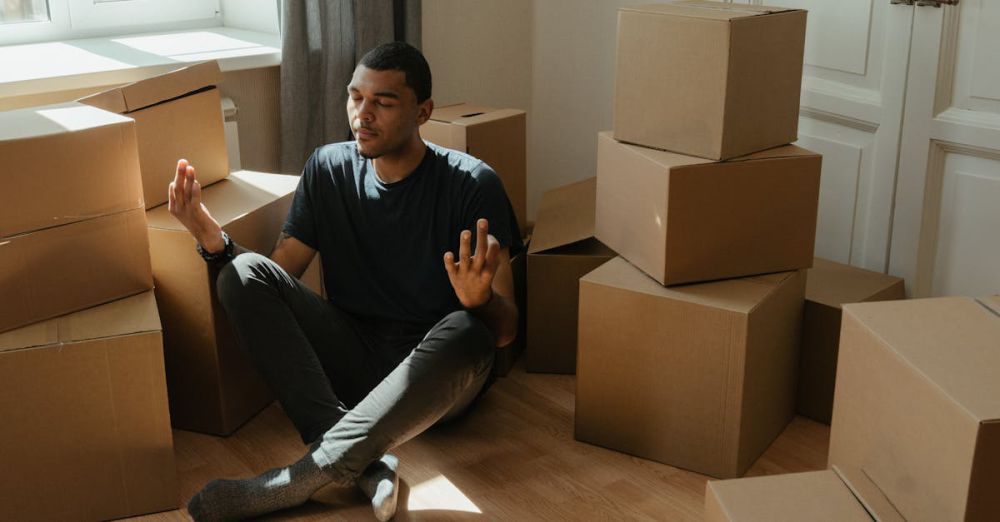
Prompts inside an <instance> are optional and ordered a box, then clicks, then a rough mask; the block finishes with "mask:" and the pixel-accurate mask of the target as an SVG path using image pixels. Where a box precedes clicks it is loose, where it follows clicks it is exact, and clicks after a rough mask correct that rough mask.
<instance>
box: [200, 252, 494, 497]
mask: <svg viewBox="0 0 1000 522" xmlns="http://www.w3.org/2000/svg"><path fill="white" fill-rule="evenodd" d="M217 291H218V296H219V300H220V302H221V303H222V305H223V307H224V308H225V309H226V313H227V315H228V318H229V322H230V323H231V324H232V327H233V331H234V333H235V335H236V339H237V342H238V343H239V345H240V346H242V347H243V349H244V350H246V352H247V353H248V354H249V356H250V358H251V360H252V361H253V363H254V365H255V366H256V367H257V369H258V370H259V371H260V373H261V375H262V376H263V377H264V379H265V381H266V382H267V383H268V385H269V386H270V387H271V389H272V390H273V392H274V394H275V395H276V396H277V398H278V401H279V402H280V403H281V406H282V408H284V410H285V413H286V414H287V415H288V417H289V418H290V419H291V420H292V423H293V424H294V425H295V427H296V429H298V431H299V434H300V435H301V436H302V440H303V442H306V443H310V442H313V441H315V440H317V439H319V438H320V437H322V443H321V447H322V448H323V450H324V452H325V453H326V454H327V456H328V457H329V458H330V461H331V462H333V463H334V465H335V466H336V467H337V468H338V469H337V470H336V471H338V472H340V473H341V474H343V475H344V476H347V477H353V476H357V475H358V474H360V473H361V471H363V470H364V468H365V467H366V466H367V465H368V464H369V463H371V462H372V461H374V460H376V459H378V458H380V457H381V456H382V455H383V454H384V453H385V452H386V451H388V450H390V449H391V448H393V447H395V446H397V445H399V444H402V443H403V442H406V441H407V440H409V439H411V438H413V437H415V436H417V435H418V434H420V433H421V432H422V431H424V430H426V429H427V428H429V427H430V426H432V425H433V424H435V423H436V422H439V421H442V420H447V419H450V418H453V417H455V416H457V415H459V414H460V413H462V412H463V411H464V410H466V409H467V408H468V407H469V405H470V404H472V402H473V400H474V399H475V398H476V397H477V395H478V394H479V392H480V391H481V390H483V388H484V384H485V383H486V382H487V380H488V378H489V376H490V370H491V368H492V364H493V354H494V346H495V340H494V337H493V334H492V333H491V332H490V331H489V329H487V328H486V326H485V325H484V324H483V323H482V321H480V320H479V319H477V318H476V317H475V316H473V315H472V314H470V313H469V312H465V311H459V312H453V313H451V314H449V315H447V316H445V317H444V318H443V319H441V321H439V322H438V323H437V324H435V325H433V326H431V327H430V328H429V330H428V327H427V325H416V324H407V323H399V322H390V321H385V320H378V319H370V318H363V317H357V316H354V315H352V314H349V313H346V312H345V311H343V310H340V309H339V308H337V307H336V306H334V305H333V304H332V303H330V302H329V301H327V300H326V299H323V298H322V297H321V296H319V295H317V294H316V293H315V292H313V291H312V290H310V289H308V288H306V287H305V286H304V285H303V284H302V283H301V282H300V281H299V280H298V279H296V278H294V277H292V276H290V275H289V274H288V273H286V272H285V271H284V270H283V269H282V268H281V267H280V266H278V265H277V264H276V263H274V262H273V261H271V260H270V259H268V258H266V257H264V256H262V255H259V254H254V253H247V254H241V255H239V256H237V257H236V259H235V260H233V261H232V262H231V263H229V264H227V265H226V266H225V267H224V268H223V269H222V270H221V272H220V273H219V277H218V281H217Z"/></svg>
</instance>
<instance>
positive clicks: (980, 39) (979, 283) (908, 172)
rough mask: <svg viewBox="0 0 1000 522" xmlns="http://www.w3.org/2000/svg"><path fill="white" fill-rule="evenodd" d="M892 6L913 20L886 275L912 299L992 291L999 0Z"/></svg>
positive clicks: (997, 249) (997, 264) (996, 264)
mask: <svg viewBox="0 0 1000 522" xmlns="http://www.w3.org/2000/svg"><path fill="white" fill-rule="evenodd" d="M883 1H885V2H888V0H883ZM897 8H899V9H906V10H911V11H913V14H914V19H913V38H912V41H913V43H912V47H911V51H910V65H909V75H908V78H907V82H906V107H905V113H904V124H903V134H902V142H901V147H900V164H899V173H898V184H897V189H896V201H895V211H894V216H893V225H892V240H891V250H890V262H889V272H890V273H892V274H894V275H898V276H902V277H905V278H906V282H907V287H908V291H909V293H910V294H911V295H913V296H915V297H924V296H932V295H971V296H977V295H987V294H998V293H1000V61H998V60H997V56H1000V1H998V0H961V3H960V4H959V5H957V6H944V7H940V8H936V7H931V6H921V7H915V6H900V5H894V6H892V9H897Z"/></svg>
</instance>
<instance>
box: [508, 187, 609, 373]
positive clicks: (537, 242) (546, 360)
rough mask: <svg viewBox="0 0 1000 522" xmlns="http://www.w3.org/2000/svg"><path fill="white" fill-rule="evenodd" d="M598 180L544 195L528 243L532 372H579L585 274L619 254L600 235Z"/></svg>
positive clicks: (528, 358)
mask: <svg viewBox="0 0 1000 522" xmlns="http://www.w3.org/2000/svg"><path fill="white" fill-rule="evenodd" d="M596 187H597V185H596V179H595V178H588V179H585V180H583V181H579V182H576V183H571V184H569V185H565V186H562V187H559V188H556V189H553V190H550V191H548V192H546V193H545V194H543V195H542V200H541V202H540V203H539V205H538V219H537V220H536V222H535V229H534V233H533V235H532V241H531V245H530V247H529V248H528V266H527V268H528V283H527V295H528V301H527V307H528V323H527V338H526V339H525V341H526V343H527V345H526V346H527V354H526V356H525V358H526V361H525V362H526V365H527V369H528V371H529V372H548V373H570V374H572V373H576V335H577V326H576V321H577V316H578V313H579V312H578V310H579V308H578V303H579V295H580V294H579V286H578V281H579V279H580V277H581V276H583V275H584V274H586V273H587V272H590V271H591V270H593V269H595V268H597V267H598V266H600V265H602V264H604V263H605V262H607V261H608V260H609V259H611V258H613V257H614V256H615V253H614V252H612V251H611V249H609V248H608V247H606V246H604V245H603V244H601V242H600V241H598V240H596V239H594V199H595V197H596V196H595V194H596Z"/></svg>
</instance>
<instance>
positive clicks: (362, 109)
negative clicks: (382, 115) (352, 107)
mask: <svg viewBox="0 0 1000 522" xmlns="http://www.w3.org/2000/svg"><path fill="white" fill-rule="evenodd" d="M358 119H359V120H361V121H365V122H368V121H372V120H373V119H375V115H374V114H372V111H371V102H369V101H368V100H363V101H362V102H361V106H359V107H358Z"/></svg>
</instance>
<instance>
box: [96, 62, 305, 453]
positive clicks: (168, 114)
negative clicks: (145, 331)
mask: <svg viewBox="0 0 1000 522" xmlns="http://www.w3.org/2000/svg"><path fill="white" fill-rule="evenodd" d="M221 79H222V78H221V73H220V72H219V67H218V65H217V64H216V63H215V62H206V63H202V64H197V65H192V66H189V67H185V68H181V69H178V70H176V71H173V72H170V73H167V74H163V75H160V76H155V77H152V78H148V79H145V80H142V81H139V82H135V83H132V84H128V85H124V86H120V87H117V88H114V89H111V90H108V91H105V92H102V93H98V94H95V95H92V96H88V97H87V98H84V99H82V100H81V101H82V102H84V103H88V104H91V105H94V106H96V107H101V108H103V109H105V110H108V111H112V112H116V113H121V114H126V115H128V116H129V117H131V118H134V119H135V121H136V134H137V135H138V137H139V139H138V151H139V152H138V156H139V163H140V164H141V166H142V180H143V187H144V193H145V197H146V210H147V212H146V219H147V220H148V222H149V250H150V252H151V254H152V273H153V278H154V280H155V283H156V299H157V303H158V304H159V307H160V315H161V318H162V320H163V339H164V352H165V357H166V369H167V384H168V390H169V397H170V414H171V421H172V423H173V426H174V427H175V428H180V429H188V430H195V431H201V432H206V433H212V434H217V435H228V434H230V433H232V432H233V431H235V430H236V428H238V427H239V426H241V425H242V424H243V423H244V422H246V421H247V420H249V419H250V418H251V417H252V416H253V415H254V414H256V413H257V412H258V411H260V410H261V409H263V408H264V407H265V406H267V405H268V404H269V403H270V402H271V401H272V400H273V397H272V394H271V392H270V390H269V389H268V388H267V386H266V385H265V384H264V382H263V380H262V379H261V377H260V376H259V374H258V373H257V371H256V370H255V369H254V368H253V366H252V364H251V363H250V360H249V358H248V357H247V356H246V355H245V354H244V352H243V351H242V350H241V349H240V348H239V347H238V346H237V345H236V342H235V339H234V338H233V334H232V329H231V327H230V325H229V323H228V322H227V321H226V318H225V312H224V310H222V308H221V307H220V305H219V303H218V300H217V299H216V297H215V278H216V276H217V272H216V271H215V270H213V269H211V268H210V267H209V266H208V265H207V264H206V263H205V262H204V260H202V259H201V257H200V256H199V255H198V254H197V252H196V251H195V241H194V239H193V238H192V237H191V235H190V233H188V231H187V230H186V229H185V228H184V226H183V225H181V223H180V222H179V221H177V220H176V219H175V218H174V217H173V216H172V215H170V212H169V211H168V209H167V205H165V204H164V203H165V202H166V201H167V186H168V185H169V183H170V182H171V181H172V180H173V179H174V176H175V173H176V164H177V160H178V159H179V158H186V159H188V160H189V161H190V162H191V164H192V165H194V166H195V168H196V169H197V175H198V180H199V181H200V183H201V184H202V187H203V192H202V199H203V202H204V204H205V206H206V207H207V208H208V209H209V211H210V212H211V213H212V215H213V217H215V218H216V220H218V221H219V223H220V224H221V225H222V228H223V230H225V231H226V232H227V233H228V234H229V235H230V237H232V238H233V241H235V242H237V243H239V244H240V245H243V246H245V247H247V248H249V249H251V250H254V251H256V252H259V253H262V254H265V255H267V254H269V253H270V252H271V250H272V249H273V247H274V244H275V242H276V240H277V238H278V234H279V232H280V229H281V225H282V224H283V223H284V220H285V217H286V214H287V212H288V208H289V206H290V205H291V200H292V195H293V192H294V190H295V187H296V185H297V183H298V177H296V176H283V175H277V174H264V173H257V172H249V171H239V172H235V173H232V174H230V172H229V163H228V158H227V151H226V144H225V135H224V134H225V133H224V126H223V125H224V124H223V115H222V108H221V104H220V101H219V91H218V87H217V85H218V84H219V83H220V82H221ZM319 272H320V271H319V260H318V256H317V259H316V260H314V262H313V264H312V265H310V267H309V269H308V270H307V273H306V275H304V276H303V280H308V281H309V282H310V284H311V285H320V276H319ZM314 290H317V291H319V292H321V291H322V289H321V288H318V287H317V286H314Z"/></svg>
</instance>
